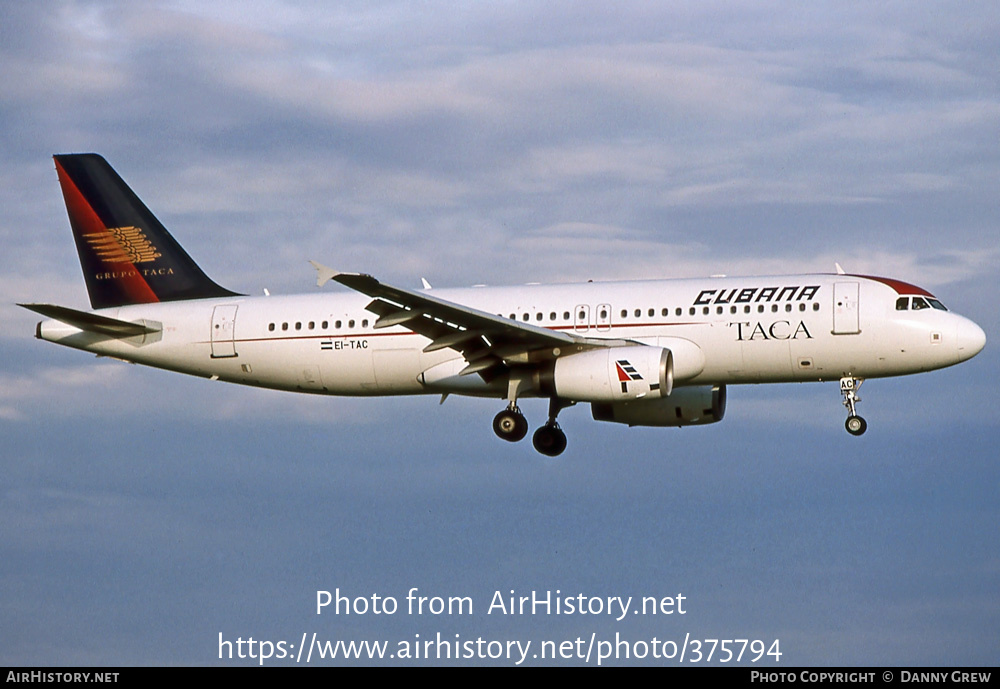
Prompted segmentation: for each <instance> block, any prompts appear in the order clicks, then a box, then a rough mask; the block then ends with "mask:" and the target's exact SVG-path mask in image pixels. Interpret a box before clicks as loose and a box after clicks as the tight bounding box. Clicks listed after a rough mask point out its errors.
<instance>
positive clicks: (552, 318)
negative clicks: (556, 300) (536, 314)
mask: <svg viewBox="0 0 1000 689" xmlns="http://www.w3.org/2000/svg"><path fill="white" fill-rule="evenodd" d="M555 319H556V312H555V311H553V312H552V313H550V314H549V320H550V321H554V320H555Z"/></svg>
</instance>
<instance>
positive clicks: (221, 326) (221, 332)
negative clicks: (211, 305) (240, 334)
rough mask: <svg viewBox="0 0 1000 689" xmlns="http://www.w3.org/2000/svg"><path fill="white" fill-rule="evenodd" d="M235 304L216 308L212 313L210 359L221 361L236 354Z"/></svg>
mask: <svg viewBox="0 0 1000 689" xmlns="http://www.w3.org/2000/svg"><path fill="white" fill-rule="evenodd" d="M237 308H239V307H238V306H237V305H236V304H227V305H226V306H216V307H215V309H214V310H213V311H212V335H211V338H210V339H211V341H212V358H213V359H222V358H225V357H233V356H237V354H236V309H237Z"/></svg>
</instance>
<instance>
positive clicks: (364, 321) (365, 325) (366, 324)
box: [361, 318, 368, 328]
mask: <svg viewBox="0 0 1000 689" xmlns="http://www.w3.org/2000/svg"><path fill="white" fill-rule="evenodd" d="M361 327H362V328H367V327H368V319H367V318H366V319H364V320H363V321H361Z"/></svg>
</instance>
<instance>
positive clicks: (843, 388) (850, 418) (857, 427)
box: [840, 376, 868, 435]
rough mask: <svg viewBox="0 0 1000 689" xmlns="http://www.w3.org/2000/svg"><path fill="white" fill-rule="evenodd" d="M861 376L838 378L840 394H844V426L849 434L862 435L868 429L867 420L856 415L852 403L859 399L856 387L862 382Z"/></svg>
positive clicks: (854, 403)
mask: <svg viewBox="0 0 1000 689" xmlns="http://www.w3.org/2000/svg"><path fill="white" fill-rule="evenodd" d="M864 382H865V381H864V379H863V378H853V377H850V376H848V377H846V378H841V379H840V394H841V395H843V396H844V406H845V407H847V421H846V422H845V423H844V428H846V429H847V432H848V433H850V434H851V435H862V434H863V433H864V432H865V431H867V430H868V422H867V421H865V420H864V419H863V418H861V417H860V416H858V414H857V412H856V411H855V409H854V405H856V404H857V403H858V402H860V401H861V398H860V397H858V388H860V387H861V384H862V383H864Z"/></svg>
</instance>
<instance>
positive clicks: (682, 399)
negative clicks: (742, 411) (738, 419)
mask: <svg viewBox="0 0 1000 689" xmlns="http://www.w3.org/2000/svg"><path fill="white" fill-rule="evenodd" d="M590 408H591V412H592V413H593V415H594V419H595V420H597V421H611V422H613V423H624V424H628V425H629V426H696V425H701V424H706V423H715V422H716V421H722V417H724V416H725V415H726V386H725V385H716V386H714V387H713V386H709V385H705V386H698V387H691V388H677V389H676V390H674V391H673V392H672V393H671V394H670V396H668V397H661V398H657V399H649V400H645V399H642V400H632V401H622V402H594V403H593V404H591V405H590Z"/></svg>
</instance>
